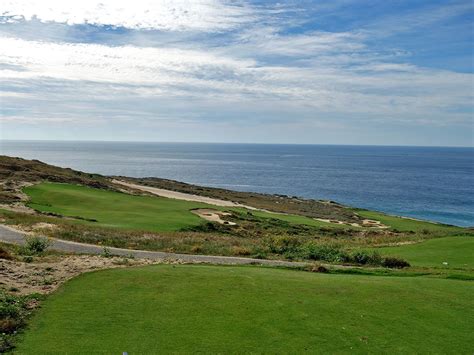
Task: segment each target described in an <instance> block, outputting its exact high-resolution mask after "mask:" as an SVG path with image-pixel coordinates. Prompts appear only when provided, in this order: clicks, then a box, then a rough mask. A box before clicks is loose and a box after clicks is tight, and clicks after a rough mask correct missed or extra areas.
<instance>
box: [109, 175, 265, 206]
mask: <svg viewBox="0 0 474 355" xmlns="http://www.w3.org/2000/svg"><path fill="white" fill-rule="evenodd" d="M112 182H113V183H115V184H118V185H122V186H126V187H128V188H132V189H136V190H141V191H146V192H149V193H152V194H154V195H157V196H161V197H167V198H173V199H176V200H184V201H193V202H202V203H207V204H209V205H214V206H222V207H243V208H247V209H250V210H256V208H254V207H250V206H246V205H241V204H240V203H236V202H232V201H226V200H220V199H217V198H211V197H205V196H199V195H193V194H187V193H184V192H177V191H171V190H165V189H159V188H157V187H151V186H144V185H137V184H130V183H128V182H124V181H120V180H112Z"/></svg>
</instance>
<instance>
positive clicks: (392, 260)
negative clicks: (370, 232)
mask: <svg viewBox="0 0 474 355" xmlns="http://www.w3.org/2000/svg"><path fill="white" fill-rule="evenodd" d="M382 266H384V267H389V268H392V269H403V268H405V267H409V266H410V263H409V262H408V261H406V260H403V259H401V258H397V257H393V256H387V257H385V258H383V260H382Z"/></svg>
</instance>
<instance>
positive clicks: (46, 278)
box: [0, 255, 152, 294]
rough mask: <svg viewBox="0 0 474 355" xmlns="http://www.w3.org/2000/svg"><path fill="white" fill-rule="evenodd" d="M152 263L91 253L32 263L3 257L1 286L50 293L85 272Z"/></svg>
mask: <svg viewBox="0 0 474 355" xmlns="http://www.w3.org/2000/svg"><path fill="white" fill-rule="evenodd" d="M151 263H152V261H151V260H147V259H125V258H119V257H113V258H105V257H101V256H91V255H80V256H79V255H75V256H54V257H53V256H52V257H48V258H42V260H41V261H40V262H32V263H25V262H22V261H17V260H4V259H0V287H2V288H4V289H6V290H7V291H8V290H15V292H16V293H21V294H28V293H34V292H37V293H50V292H52V291H54V290H55V289H57V288H58V287H59V286H60V285H61V284H63V283H64V282H66V281H67V280H69V279H71V278H73V277H75V276H77V275H79V274H82V273H84V272H88V271H93V270H100V269H110V268H117V267H125V266H133V265H147V264H151Z"/></svg>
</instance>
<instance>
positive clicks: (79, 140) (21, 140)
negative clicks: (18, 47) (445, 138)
mask: <svg viewBox="0 0 474 355" xmlns="http://www.w3.org/2000/svg"><path fill="white" fill-rule="evenodd" d="M1 142H71V143H86V142H90V143H144V144H222V145H223V144H235V145H237V144H238V145H301V146H304V145H306V146H309V145H315V146H346V147H407V148H409V147H412V148H469V149H472V148H474V144H473V145H472V146H463V145H413V144H341V143H268V142H202V141H196V142H193V141H188V142H184V141H133V140H94V139H2V140H1ZM1 142H0V146H1Z"/></svg>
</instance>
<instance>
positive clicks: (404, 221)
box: [355, 209, 464, 233]
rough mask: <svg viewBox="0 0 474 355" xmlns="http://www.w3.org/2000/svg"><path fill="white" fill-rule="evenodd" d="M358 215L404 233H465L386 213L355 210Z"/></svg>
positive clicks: (453, 227) (446, 226)
mask: <svg viewBox="0 0 474 355" xmlns="http://www.w3.org/2000/svg"><path fill="white" fill-rule="evenodd" d="M355 211H356V212H357V214H359V215H360V216H362V217H364V218H369V219H374V220H377V221H380V222H382V223H383V224H385V225H386V226H389V227H391V228H393V229H397V230H399V231H402V232H407V231H414V232H422V231H427V232H446V233H456V232H463V231H464V229H463V228H461V227H456V226H449V225H445V224H438V223H432V222H428V221H422V220H416V219H411V218H402V217H397V216H390V215H386V214H384V213H380V212H375V211H367V210H359V209H356V210H355Z"/></svg>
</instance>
